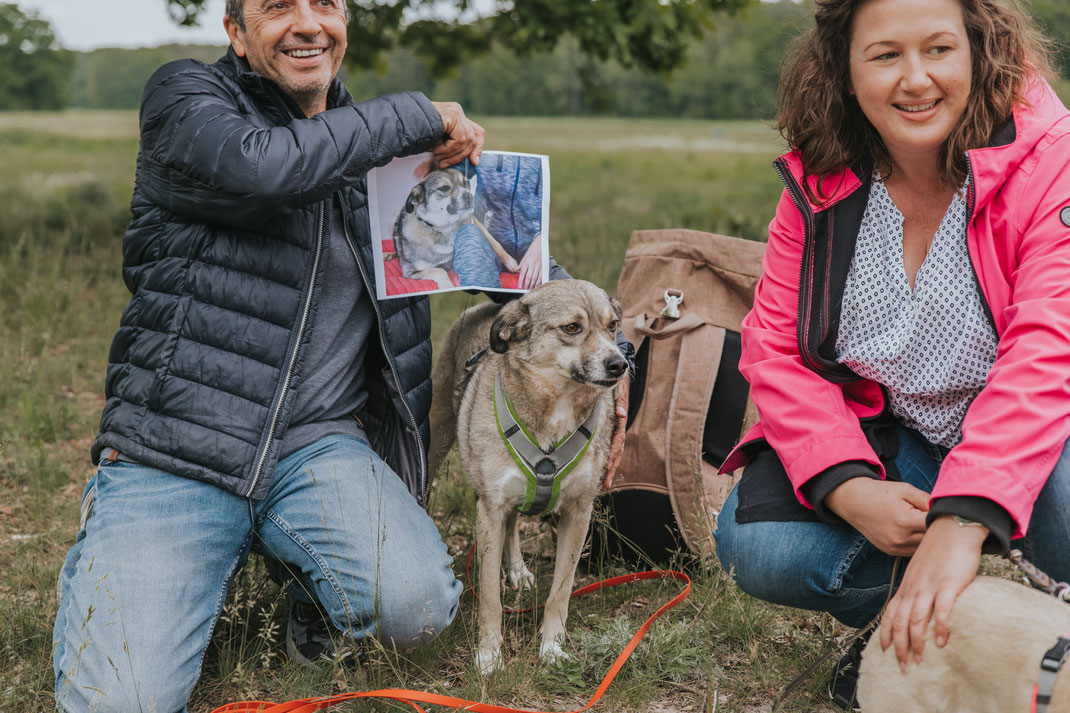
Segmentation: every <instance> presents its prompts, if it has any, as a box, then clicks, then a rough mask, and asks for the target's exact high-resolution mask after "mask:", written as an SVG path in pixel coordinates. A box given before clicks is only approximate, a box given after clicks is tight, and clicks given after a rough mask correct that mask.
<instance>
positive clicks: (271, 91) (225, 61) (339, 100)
mask: <svg viewBox="0 0 1070 713" xmlns="http://www.w3.org/2000/svg"><path fill="white" fill-rule="evenodd" d="M215 67H216V68H217V69H218V70H220V71H221V72H223V73H224V74H225V75H227V76H228V77H230V78H231V79H233V80H234V81H235V82H237V83H238V85H239V86H241V88H242V89H243V90H245V91H246V92H248V93H249V94H250V95H251V96H252V97H253V98H254V99H255V100H256V102H257V103H258V104H260V105H261V106H280V107H285V108H286V110H287V111H288V112H289V113H290V115H291V116H295V117H300V118H307V117H305V113H304V111H303V110H302V109H301V107H300V106H298V104H297V102H295V101H294V100H293V97H291V96H290V95H289V94H287V93H286V92H284V91H283V90H282V87H280V86H279V85H278V84H276V83H275V82H274V81H272V80H271V79H268V78H267V77H265V76H263V75H262V74H257V73H256V72H254V71H253V70H252V69H251V68H250V67H249V62H248V60H246V59H245V58H244V57H239V56H238V53H237V52H235V51H234V48H233V47H228V48H227V53H226V54H225V55H223V56H222V57H220V58H219V60H218V61H217V62H216V63H215ZM352 103H353V96H352V95H351V94H350V93H349V90H348V89H346V87H345V85H344V84H342V82H341V80H340V79H338V77H335V78H334V80H333V81H332V82H331V88H330V89H329V90H328V91H327V108H328V109H334V108H335V107H339V106H347V105H349V104H352Z"/></svg>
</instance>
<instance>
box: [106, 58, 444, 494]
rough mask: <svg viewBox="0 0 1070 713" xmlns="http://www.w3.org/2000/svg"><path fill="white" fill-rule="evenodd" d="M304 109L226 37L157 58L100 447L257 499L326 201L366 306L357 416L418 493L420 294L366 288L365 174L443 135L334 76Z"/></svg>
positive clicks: (299, 361)
mask: <svg viewBox="0 0 1070 713" xmlns="http://www.w3.org/2000/svg"><path fill="white" fill-rule="evenodd" d="M328 106H329V107H333V108H331V109H329V110H328V111H326V112H324V113H323V114H320V115H318V116H316V117H314V118H312V119H306V118H299V119H297V118H294V117H303V114H302V113H301V110H300V109H299V108H298V107H297V105H296V104H295V103H294V102H293V101H292V100H291V99H290V98H289V97H288V96H286V95H285V94H284V93H283V92H282V91H281V90H279V88H278V87H277V86H276V85H275V84H273V83H272V82H271V81H269V80H267V79H265V78H263V77H261V76H259V75H256V74H253V73H252V72H251V71H250V70H249V67H248V64H247V63H246V62H245V61H244V60H243V59H241V58H239V57H237V56H236V55H235V54H234V52H233V50H231V51H230V52H229V53H228V54H227V56H225V57H224V58H222V59H221V60H220V61H218V62H217V63H215V64H214V65H211V66H209V65H204V64H202V63H200V62H195V61H192V60H183V61H179V62H174V63H171V64H168V65H166V66H164V67H163V68H161V69H160V70H158V71H157V72H156V74H155V75H153V77H152V79H150V80H149V83H148V85H147V87H146V89H145V94H144V97H143V99H142V105H141V146H140V151H139V153H138V160H137V176H136V182H135V187H134V196H133V201H132V204H131V211H132V213H133V220H132V222H131V224H130V227H129V229H128V231H127V233H126V237H125V238H124V241H123V255H124V258H123V277H124V279H125V281H126V284H127V287H129V289H130V291H131V292H132V293H133V297H132V298H131V300H130V304H129V305H128V306H127V308H126V310H125V312H124V313H123V316H122V322H121V326H120V328H119V331H118V333H117V334H116V335H115V339H114V341H113V343H112V347H111V353H110V355H109V358H108V361H109V364H108V372H107V383H106V395H107V403H106V405H105V407H104V413H103V416H102V417H101V425H100V433H99V435H98V436H97V439H96V442H95V443H94V445H93V450H92V456H93V461H94V462H97V461H98V460H99V457H100V453H101V451H102V449H104V448H106V447H113V448H116V449H117V450H118V451H119V452H120V453H121V454H122V455H123V456H125V457H128V458H130V459H132V460H134V461H137V462H139V463H143V464H145V465H149V466H154V467H158V468H161V469H163V470H165V471H168V472H171V473H175V474H177V475H181V476H186V477H190V478H196V479H199V480H203V481H207V482H210V483H214V484H216V485H218V486H220V487H223V488H225V489H227V490H229V491H232V492H234V493H237V494H240V495H243V496H248V497H252V498H257V499H259V498H263V497H264V496H265V495H266V494H267V492H268V488H269V486H270V482H271V478H272V475H273V473H274V471H275V465H276V463H277V461H278V458H279V455H280V454H279V448H280V444H281V441H282V436H283V434H285V432H286V428H287V425H288V423H289V419H290V414H291V411H292V409H293V404H294V398H293V396H294V393H295V390H296V389H298V388H300V385H301V380H302V378H303V377H304V376H305V363H304V361H303V352H302V346H303V345H304V344H305V343H307V341H308V336H309V332H310V330H311V329H314V327H315V322H316V311H317V308H318V304H317V302H318V299H317V298H318V294H319V293H318V291H317V290H315V289H314V285H315V280H316V273H317V271H318V267H319V258H320V253H321V247H322V237H323V230H324V220H325V209H326V203H327V201H328V200H329V199H331V198H335V199H337V200H340V201H341V203H342V206H343V213H344V215H345V217H346V223H345V228H346V234H347V237H348V238H349V240H350V242H351V244H352V247H353V250H354V252H355V253H356V255H357V257H358V264H359V266H360V272H361V275H360V277H359V278H357V279H360V278H363V281H364V285H365V288H366V289H367V291H368V294H370V295H372V296H373V299H372V301H373V303H374V304H375V305H376V307H375V309H376V317H377V320H378V329H377V330H375V331H374V335H375V338H376V344H373V345H370V348H369V350H368V361H367V363H366V365H365V368H366V373H367V384H366V388H367V390H368V392H369V399H368V406H367V409H366V411H365V412H364V413H362V414H361V420H362V421H363V424H364V428H365V430H366V432H367V433H368V436H369V439H370V440H371V443H372V446H373V448H375V450H376V451H377V452H378V453H379V454H380V455H381V456H382V457H383V458H384V459H385V460H386V461H387V462H388V463H389V464H390V465H391V467H393V468H394V470H395V471H397V473H398V474H399V475H400V476H401V477H402V479H403V480H404V481H405V483H406V485H407V486H408V487H409V489H410V491H412V493H413V494H414V496H416V497H417V499H418V500H420V501H421V502H423V499H424V491H425V488H426V482H427V478H426V472H425V471H426V465H425V463H426V450H425V446H426V444H427V442H428V420H427V414H428V410H429V408H430V402H431V382H430V370H431V342H430V339H429V336H430V326H431V318H430V312H429V310H428V304H427V298H426V297H420V298H413V299H394V300H385V301H383V302H381V303H379V302H376V301H375V299H374V295H375V284H374V278H375V273H374V271H373V270H372V269H370V267H371V265H372V247H371V237H370V235H369V229H368V208H367V196H366V187H365V180H364V176H365V174H366V173H367V172H368V170H369V169H371V168H372V167H373V166H379V165H383V164H385V163H387V162H388V161H389V160H390V159H392V158H394V157H395V156H400V155H407V154H413V153H418V152H421V151H427V150H430V148H431V147H432V145H433V144H434V143H435V142H436V141H437V140H438V139H439V138H440V137H441V136H442V132H443V128H442V122H441V119H440V117H439V114H438V112H437V111H436V110H435V109H434V107H433V106H431V104H430V102H428V101H427V99H426V98H424V97H423V95H421V94H418V93H412V94H398V95H391V96H387V97H381V98H378V99H372V100H370V101H365V102H360V103H354V102H353V100H352V98H351V97H350V96H349V94H348V92H346V90H345V88H344V87H343V86H342V85H341V83H339V82H337V81H336V82H335V84H334V86H333V87H332V89H331V93H330V97H329V100H328Z"/></svg>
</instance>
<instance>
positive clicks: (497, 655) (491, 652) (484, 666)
mask: <svg viewBox="0 0 1070 713" xmlns="http://www.w3.org/2000/svg"><path fill="white" fill-rule="evenodd" d="M504 666H505V661H504V660H503V659H502V652H501V649H479V650H478V651H476V668H477V669H478V670H479V673H480V674H481V675H483V676H489V675H490V674H492V673H494V672H495V671H500V670H501V669H502V668H503V667H504Z"/></svg>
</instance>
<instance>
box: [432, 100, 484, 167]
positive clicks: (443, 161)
mask: <svg viewBox="0 0 1070 713" xmlns="http://www.w3.org/2000/svg"><path fill="white" fill-rule="evenodd" d="M431 104H432V105H433V106H434V107H435V109H437V110H438V113H439V115H440V116H441V117H442V127H443V130H444V131H445V137H444V138H443V140H442V142H441V143H440V144H438V145H437V146H435V148H434V149H432V151H431V153H432V154H433V155H434V157H435V160H436V161H437V162H438V166H439V168H448V167H449V166H453V165H455V164H458V163H460V162H461V161H463V160H465V159H466V158H467V159H468V160H470V161H471V162H472V165H476V164H478V163H479V157H480V156H481V155H482V154H483V135H484V133H486V132H484V131H483V127H482V126H480V125H479V124H477V123H476V122H474V121H472V120H471V119H469V118H468V117H467V116H465V115H464V109H462V108H461V105H460V104H458V103H457V102H431Z"/></svg>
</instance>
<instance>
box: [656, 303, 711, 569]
mask: <svg viewBox="0 0 1070 713" xmlns="http://www.w3.org/2000/svg"><path fill="white" fill-rule="evenodd" d="M682 319H684V318H683V317H682V318H681V320H682ZM724 342H725V330H724V329H722V328H720V327H713V326H709V325H706V326H704V328H703V329H692V330H689V331H687V332H686V333H685V334H683V336H681V337H680V357H679V359H678V360H677V363H676V377H675V379H674V382H673V386H672V396H671V399H670V401H669V410H668V414H667V418H666V423H665V434H666V436H667V437H670V438H671V439H672V442H673V444H674V446H673V447H672V448H670V449H669V450H668V454H667V458H666V459H665V482H666V484H667V485H668V486H669V499H670V500H671V502H672V507H673V511H674V512H675V513H676V517H677V520H678V522H679V525H680V532H681V534H682V535H683V536H684V541H685V542H687V546H688V547H689V548H690V549H691V551H692V552H694V553H696V554H699V555H700V556H702V557H703V558H705V557H706V556H709V555H712V554H713V547H714V545H713V535H712V532H713V524H714V523H713V517H712V513H711V512H710V510H709V508H708V507H707V500H708V498H707V494H706V489H707V483H706V480H707V478H712V477H715V476H714V474H713V473H712V472H707V471H712V470H713V468H711V467H710V466H708V465H707V466H706V467H705V468H703V465H704V464H703V461H702V438H703V427H704V424H705V421H706V413H707V411H708V410H709V406H710V398H711V396H712V394H713V385H714V383H715V381H716V379H717V371H718V369H717V368H716V366H717V365H718V364H719V363H720V361H721V353H722V352H723V350H724Z"/></svg>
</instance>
